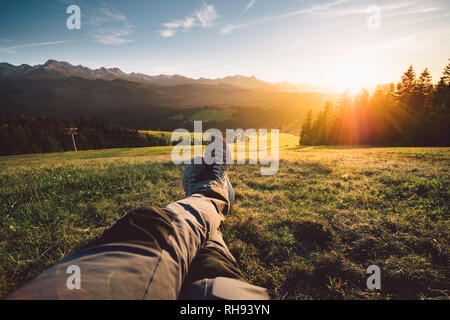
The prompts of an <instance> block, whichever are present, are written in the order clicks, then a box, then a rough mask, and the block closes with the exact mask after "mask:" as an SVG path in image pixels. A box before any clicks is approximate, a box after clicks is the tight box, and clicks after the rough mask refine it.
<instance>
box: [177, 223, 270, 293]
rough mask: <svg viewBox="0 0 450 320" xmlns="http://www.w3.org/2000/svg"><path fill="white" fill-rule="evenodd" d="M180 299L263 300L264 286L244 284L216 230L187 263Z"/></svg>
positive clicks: (242, 277)
mask: <svg viewBox="0 0 450 320" xmlns="http://www.w3.org/2000/svg"><path fill="white" fill-rule="evenodd" d="M179 299H182V300H205V299H208V300H209V299H225V300H255V299H256V300H266V299H269V295H268V293H267V290H266V289H264V288H261V287H257V286H253V285H250V284H248V283H247V282H246V281H245V279H244V276H243V275H242V273H241V270H240V269H239V267H238V265H237V263H236V259H235V258H234V257H233V255H232V254H231V252H230V251H229V249H228V247H227V245H226V244H225V242H224V241H223V238H222V234H221V232H220V231H217V232H216V233H215V234H214V236H213V237H211V239H209V240H208V241H207V242H206V244H205V246H204V247H203V248H202V249H200V252H199V253H198V255H197V257H196V258H195V259H194V261H193V262H192V263H191V265H190V267H189V272H188V275H187V278H186V280H185V281H184V284H183V288H182V290H181V293H180V297H179Z"/></svg>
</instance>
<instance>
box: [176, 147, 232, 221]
mask: <svg viewBox="0 0 450 320" xmlns="http://www.w3.org/2000/svg"><path fill="white" fill-rule="evenodd" d="M219 143H220V144H221V146H222V147H219V148H217V150H216V151H217V152H212V154H211V155H208V156H207V157H206V158H205V157H196V158H194V159H192V161H191V163H190V164H188V165H187V166H186V168H185V170H184V173H183V178H182V181H183V188H184V191H185V192H186V197H189V196H191V195H193V194H195V193H200V194H202V195H204V196H207V197H210V198H213V199H215V200H220V201H224V202H225V206H223V205H221V206H219V207H220V210H219V211H224V212H222V213H223V214H226V213H229V212H230V211H231V207H232V206H233V203H234V191H233V187H232V185H231V183H230V179H229V178H228V174H227V171H228V165H227V163H226V155H227V152H229V148H228V146H227V145H226V143H225V141H223V139H221V140H220V141H219ZM210 145H211V142H210V143H209V144H208V146H210ZM208 146H207V147H208ZM205 151H206V150H205ZM216 155H217V157H216ZM207 162H208V163H209V164H208V163H207ZM197 163H198V164H197ZM222 207H223V210H221V209H222Z"/></svg>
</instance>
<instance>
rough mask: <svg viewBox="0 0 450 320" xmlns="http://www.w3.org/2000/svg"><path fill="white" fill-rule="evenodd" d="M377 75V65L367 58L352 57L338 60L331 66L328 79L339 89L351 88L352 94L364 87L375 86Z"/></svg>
mask: <svg viewBox="0 0 450 320" xmlns="http://www.w3.org/2000/svg"><path fill="white" fill-rule="evenodd" d="M376 75H377V69H376V66H375V65H374V64H373V63H371V62H370V61H367V60H365V59H362V58H359V57H351V58H346V59H342V60H340V61H338V62H337V63H336V64H335V65H334V66H332V67H331V72H330V74H329V79H328V81H329V82H330V83H331V84H332V85H333V86H334V87H335V88H336V90H338V91H344V90H347V89H348V90H350V92H351V94H352V95H355V94H357V93H358V92H360V91H361V90H362V89H364V88H365V89H370V88H371V87H373V86H375V85H376V83H377V81H376Z"/></svg>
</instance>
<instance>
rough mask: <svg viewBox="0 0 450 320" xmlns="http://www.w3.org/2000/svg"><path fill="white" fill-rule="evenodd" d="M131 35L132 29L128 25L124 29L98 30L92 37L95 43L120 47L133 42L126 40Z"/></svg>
mask: <svg viewBox="0 0 450 320" xmlns="http://www.w3.org/2000/svg"><path fill="white" fill-rule="evenodd" d="M130 33H131V27H130V26H128V25H126V26H125V27H124V28H114V27H110V28H105V29H98V30H97V31H96V33H95V34H93V35H92V36H93V38H94V41H95V42H98V43H103V44H110V45H119V44H124V43H129V42H133V40H130V39H127V38H126V37H127V36H129V35H130Z"/></svg>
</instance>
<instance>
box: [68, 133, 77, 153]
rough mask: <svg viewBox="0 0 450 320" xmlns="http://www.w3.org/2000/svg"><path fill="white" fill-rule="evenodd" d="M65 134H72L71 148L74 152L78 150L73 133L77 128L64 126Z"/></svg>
mask: <svg viewBox="0 0 450 320" xmlns="http://www.w3.org/2000/svg"><path fill="white" fill-rule="evenodd" d="M66 134H68V135H71V136H72V142H73V148H74V149H75V152H78V150H77V144H76V143H75V135H76V134H78V128H66Z"/></svg>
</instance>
